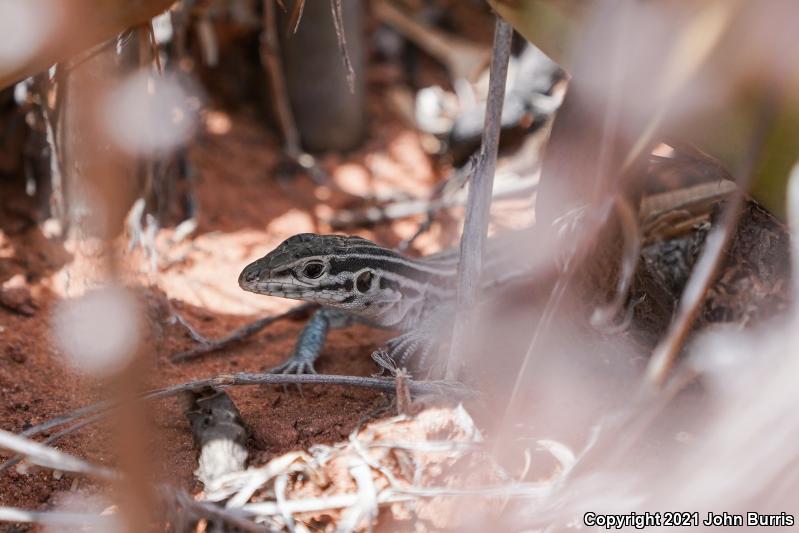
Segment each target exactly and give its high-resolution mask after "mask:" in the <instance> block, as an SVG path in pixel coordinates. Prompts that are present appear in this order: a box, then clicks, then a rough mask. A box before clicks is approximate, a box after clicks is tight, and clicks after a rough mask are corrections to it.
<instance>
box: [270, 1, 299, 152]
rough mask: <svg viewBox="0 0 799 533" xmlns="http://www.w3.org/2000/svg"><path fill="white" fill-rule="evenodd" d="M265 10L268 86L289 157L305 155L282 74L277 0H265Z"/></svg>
mask: <svg viewBox="0 0 799 533" xmlns="http://www.w3.org/2000/svg"><path fill="white" fill-rule="evenodd" d="M263 9H264V20H263V30H262V31H263V33H262V36H261V61H263V64H264V67H266V70H267V72H268V73H269V86H270V88H271V89H272V97H273V102H274V103H275V114H276V115H277V122H278V124H279V126H280V132H281V133H282V134H283V142H285V147H286V153H287V154H288V155H289V157H291V158H293V159H296V158H297V157H299V156H300V155H301V154H302V149H301V148H300V134H299V132H298V131H297V124H296V122H295V121H294V114H293V113H292V111H291V105H290V104H289V96H288V92H287V91H286V77H285V76H284V75H283V62H282V61H281V59H280V44H279V40H278V29H277V16H276V13H275V2H274V1H273V0H264V3H263ZM300 14H301V11H300ZM298 17H299V15H298ZM296 24H299V20H297V22H296Z"/></svg>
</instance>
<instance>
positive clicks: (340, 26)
mask: <svg viewBox="0 0 799 533" xmlns="http://www.w3.org/2000/svg"><path fill="white" fill-rule="evenodd" d="M330 10H331V11H333V28H334V29H335V30H336V39H338V49H339V52H341V61H342V62H343V63H344V70H345V71H346V75H347V86H349V88H350V92H351V93H353V94H355V70H354V69H353V68H352V61H350V53H349V52H348V51H347V36H346V35H345V34H344V15H343V14H342V12H341V0H330Z"/></svg>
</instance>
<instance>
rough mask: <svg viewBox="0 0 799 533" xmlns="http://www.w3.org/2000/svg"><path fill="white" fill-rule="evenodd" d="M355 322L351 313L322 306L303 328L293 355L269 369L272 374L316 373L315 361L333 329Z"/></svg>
mask: <svg viewBox="0 0 799 533" xmlns="http://www.w3.org/2000/svg"><path fill="white" fill-rule="evenodd" d="M353 322H354V320H353V318H352V316H351V315H349V314H347V313H344V312H342V311H339V310H336V309H331V308H329V307H322V308H321V309H319V310H318V311H316V312H315V313H314V314H313V315H312V316H311V318H310V320H308V323H307V324H305V327H304V328H302V332H301V333H300V337H299V339H297V345H296V346H295V347H294V353H293V354H292V356H291V357H290V358H289V359H288V360H287V361H286V362H285V363H283V364H281V365H280V366H277V367H275V368H272V369H269V370H268V372H269V373H272V374H316V369H315V368H314V363H315V362H316V360H317V359H318V358H319V354H321V353H322V347H324V345H325V340H326V339H327V332H328V331H330V330H331V329H339V328H346V327H348V326H350V325H352V323H353Z"/></svg>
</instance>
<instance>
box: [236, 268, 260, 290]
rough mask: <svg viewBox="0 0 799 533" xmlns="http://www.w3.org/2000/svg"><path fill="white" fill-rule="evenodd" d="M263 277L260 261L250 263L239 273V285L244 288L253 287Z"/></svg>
mask: <svg viewBox="0 0 799 533" xmlns="http://www.w3.org/2000/svg"><path fill="white" fill-rule="evenodd" d="M260 277H261V268H260V267H259V265H258V262H257V261H256V262H254V263H250V264H249V265H247V266H246V267H244V270H242V271H241V274H239V287H241V288H242V289H244V290H248V289H251V288H252V287H253V286H254V285H255V284H256V283H257V282H258V279H259V278H260Z"/></svg>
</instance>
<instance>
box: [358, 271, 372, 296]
mask: <svg viewBox="0 0 799 533" xmlns="http://www.w3.org/2000/svg"><path fill="white" fill-rule="evenodd" d="M371 287H372V273H371V272H369V271H368V270H366V271H364V272H361V273H360V274H358V279H356V280H355V288H357V289H358V292H366V291H368V290H369V289H370V288H371Z"/></svg>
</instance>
